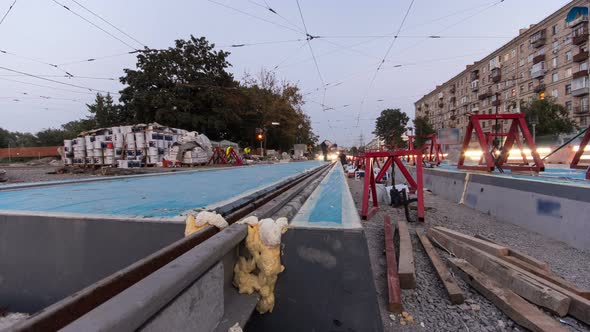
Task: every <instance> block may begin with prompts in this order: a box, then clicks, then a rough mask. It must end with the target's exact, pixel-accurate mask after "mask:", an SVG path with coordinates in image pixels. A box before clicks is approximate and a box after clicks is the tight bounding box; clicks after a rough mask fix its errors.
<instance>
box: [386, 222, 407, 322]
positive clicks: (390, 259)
mask: <svg viewBox="0 0 590 332" xmlns="http://www.w3.org/2000/svg"><path fill="white" fill-rule="evenodd" d="M383 230H384V233H385V258H386V262H387V291H388V296H389V298H388V304H387V309H388V310H389V312H392V313H395V314H401V313H402V311H403V310H404V308H403V306H402V296H401V290H400V286H399V275H398V273H397V259H396V258H395V246H394V244H393V238H394V228H393V226H392V225H391V219H390V218H389V215H385V220H384V221H383Z"/></svg>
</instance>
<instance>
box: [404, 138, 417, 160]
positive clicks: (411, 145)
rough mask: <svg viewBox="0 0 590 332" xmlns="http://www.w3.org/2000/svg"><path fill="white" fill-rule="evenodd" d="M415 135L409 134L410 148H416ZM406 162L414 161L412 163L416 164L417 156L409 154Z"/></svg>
mask: <svg viewBox="0 0 590 332" xmlns="http://www.w3.org/2000/svg"><path fill="white" fill-rule="evenodd" d="M415 137H416V136H415V135H408V150H414V138H415ZM406 162H408V163H412V165H416V156H410V155H409V156H407V157H406Z"/></svg>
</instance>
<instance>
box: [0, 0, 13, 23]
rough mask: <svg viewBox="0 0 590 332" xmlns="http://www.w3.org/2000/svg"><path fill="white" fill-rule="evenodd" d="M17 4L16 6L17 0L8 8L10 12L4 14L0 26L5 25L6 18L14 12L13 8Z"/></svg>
mask: <svg viewBox="0 0 590 332" xmlns="http://www.w3.org/2000/svg"><path fill="white" fill-rule="evenodd" d="M15 4H16V0H14V1H13V2H12V4H11V5H10V7H8V10H7V11H6V13H4V15H3V16H2V19H0V25H1V24H2V23H4V20H5V19H6V17H7V16H8V14H10V12H11V11H12V7H14V5H15Z"/></svg>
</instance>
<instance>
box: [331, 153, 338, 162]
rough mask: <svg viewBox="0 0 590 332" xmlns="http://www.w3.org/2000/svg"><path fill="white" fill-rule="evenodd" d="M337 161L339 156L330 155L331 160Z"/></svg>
mask: <svg viewBox="0 0 590 332" xmlns="http://www.w3.org/2000/svg"><path fill="white" fill-rule="evenodd" d="M336 159H338V155H337V154H335V153H332V154H331V155H330V160H332V161H336Z"/></svg>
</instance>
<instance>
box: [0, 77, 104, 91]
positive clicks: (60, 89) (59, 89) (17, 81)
mask: <svg viewBox="0 0 590 332" xmlns="http://www.w3.org/2000/svg"><path fill="white" fill-rule="evenodd" d="M0 80H2V81H8V82H14V83H21V84H26V85H31V86H36V87H40V88H47V89H52V90H58V91H66V92H73V93H81V94H89V95H94V92H89V91H79V90H70V89H63V88H58V87H55V86H50V85H43V84H36V83H32V82H26V81H19V80H13V79H10V78H4V77H0Z"/></svg>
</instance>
